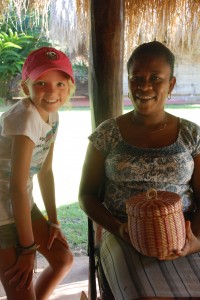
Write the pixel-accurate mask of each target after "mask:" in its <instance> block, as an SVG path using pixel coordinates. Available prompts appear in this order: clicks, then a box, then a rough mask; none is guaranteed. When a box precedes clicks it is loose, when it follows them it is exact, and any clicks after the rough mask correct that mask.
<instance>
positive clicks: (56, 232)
mask: <svg viewBox="0 0 200 300" xmlns="http://www.w3.org/2000/svg"><path fill="white" fill-rule="evenodd" d="M55 239H58V240H59V241H60V242H61V243H62V244H63V245H64V246H65V247H66V248H67V249H69V245H68V243H67V240H66V237H65V236H64V234H63V233H62V231H61V229H60V228H55V227H53V226H51V225H50V226H49V240H48V243H47V248H48V249H51V246H52V244H53V242H54V240H55Z"/></svg>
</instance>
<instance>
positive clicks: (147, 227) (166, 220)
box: [126, 189, 186, 259]
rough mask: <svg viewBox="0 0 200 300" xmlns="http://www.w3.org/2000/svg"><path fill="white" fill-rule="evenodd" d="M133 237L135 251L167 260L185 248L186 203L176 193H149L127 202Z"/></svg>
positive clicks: (152, 190) (153, 191) (130, 232)
mask: <svg viewBox="0 0 200 300" xmlns="http://www.w3.org/2000/svg"><path fill="white" fill-rule="evenodd" d="M126 212H127V215H128V229H129V235H130V239H131V242H132V245H133V247H134V248H136V249H137V250H138V251H139V252H141V253H142V254H144V255H147V256H153V257H157V258H160V259H161V258H164V257H165V256H168V255H170V254H172V253H173V251H174V250H181V249H182V248H183V246H184V244H185V237H186V234H185V220H184V215H183V212H182V202H181V199H180V197H179V195H177V194H176V193H172V192H166V191H156V190H155V189H150V190H148V192H147V193H141V194H138V195H136V196H134V197H132V198H130V199H129V200H127V202H126Z"/></svg>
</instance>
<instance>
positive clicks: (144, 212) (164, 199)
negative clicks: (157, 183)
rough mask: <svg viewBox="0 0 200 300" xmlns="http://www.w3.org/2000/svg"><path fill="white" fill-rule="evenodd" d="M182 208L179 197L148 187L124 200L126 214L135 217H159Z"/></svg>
mask: <svg viewBox="0 0 200 300" xmlns="http://www.w3.org/2000/svg"><path fill="white" fill-rule="evenodd" d="M180 210H182V202H181V198H180V196H179V195H178V194H176V193H173V192H168V191H157V190H155V189H150V190H148V191H147V192H144V193H140V194H138V195H135V196H133V197H131V198H130V199H128V200H127V201H126V211H127V214H130V213H131V214H132V215H134V216H136V217H160V216H166V215H168V214H171V213H174V212H177V211H180Z"/></svg>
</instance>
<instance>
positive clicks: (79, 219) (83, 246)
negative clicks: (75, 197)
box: [57, 202, 87, 256]
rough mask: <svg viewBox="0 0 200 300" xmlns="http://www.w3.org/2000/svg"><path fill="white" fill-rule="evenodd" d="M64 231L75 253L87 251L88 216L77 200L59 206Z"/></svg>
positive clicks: (58, 211)
mask: <svg viewBox="0 0 200 300" xmlns="http://www.w3.org/2000/svg"><path fill="white" fill-rule="evenodd" d="M57 213H58V219H59V221H60V222H61V227H62V231H63V233H64V234H65V236H66V237H67V241H68V243H69V245H70V248H71V249H72V251H73V253H74V255H76V256H79V255H83V254H84V255H85V254H86V253H87V216H86V215H85V213H84V212H83V211H82V210H81V209H80V207H79V204H78V203H77V202H75V203H72V204H69V205H63V206H60V207H58V208H57Z"/></svg>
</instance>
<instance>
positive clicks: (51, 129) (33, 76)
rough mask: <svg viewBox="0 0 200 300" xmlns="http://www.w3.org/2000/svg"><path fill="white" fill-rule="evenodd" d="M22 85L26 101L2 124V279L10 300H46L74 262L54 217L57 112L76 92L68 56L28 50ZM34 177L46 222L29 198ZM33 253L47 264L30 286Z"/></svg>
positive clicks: (3, 118)
mask: <svg viewBox="0 0 200 300" xmlns="http://www.w3.org/2000/svg"><path fill="white" fill-rule="evenodd" d="M21 85H22V88H23V91H24V92H25V94H26V95H27V98H24V99H22V100H20V101H19V102H17V103H16V104H15V105H13V106H12V107H11V108H10V109H9V110H8V111H7V112H5V113H3V114H2V116H1V120H0V132H1V135H0V276H1V281H2V284H3V286H4V289H5V292H6V295H7V299H8V300H9V299H10V300H15V299H20V300H23V299H24V300H27V299H29V300H32V299H37V300H44V299H48V298H49V296H50V294H51V293H52V292H53V290H54V289H55V287H56V286H57V285H58V284H59V282H60V281H61V280H62V279H63V278H64V277H65V276H66V274H67V273H68V272H69V270H70V268H71V266H72V263H73V255H72V253H71V251H70V249H69V246H68V243H67V241H66V239H65V237H64V235H63V233H62V231H61V229H60V223H59V221H58V219H57V214H56V204H55V191H54V177H53V172H52V159H53V148H54V141H55V138H56V134H57V129H58V112H57V111H58V109H59V108H60V107H62V106H63V105H64V104H65V103H66V102H67V101H68V100H69V99H70V96H71V95H72V93H73V91H74V88H75V85H74V77H73V71H72V66H71V63H70V61H69V59H68V57H67V56H66V55H65V54H64V53H63V52H61V51H58V50H57V49H54V48H49V47H42V48H40V49H38V50H35V51H33V52H31V53H30V55H29V56H28V57H27V59H26V61H25V63H24V66H23V69H22V84H21ZM35 174H37V176H38V181H39V185H40V189H41V194H42V197H43V201H44V204H45V208H46V212H47V216H48V219H47V220H46V219H45V218H44V216H43V215H42V213H41V212H40V211H39V209H38V208H37V206H36V204H35V203H34V199H33V196H32V189H33V176H34V175H35ZM36 250H37V251H39V252H40V253H41V254H42V255H43V256H44V257H45V258H46V259H47V261H48V263H49V266H48V267H47V268H46V269H45V270H44V271H43V272H42V273H41V275H40V277H39V278H38V280H37V282H36V284H35V286H33V281H32V277H33V269H34V259H35V253H36Z"/></svg>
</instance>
